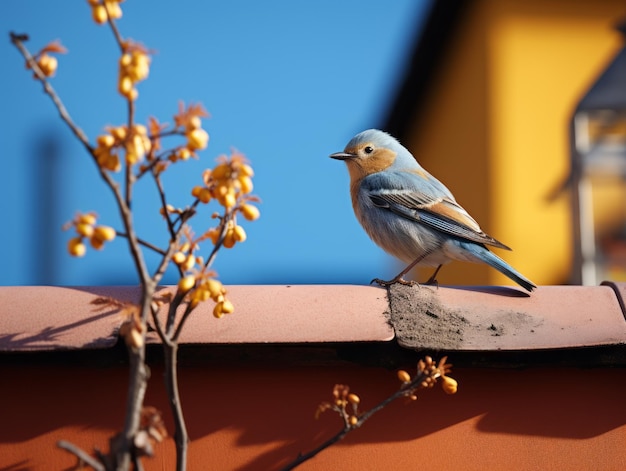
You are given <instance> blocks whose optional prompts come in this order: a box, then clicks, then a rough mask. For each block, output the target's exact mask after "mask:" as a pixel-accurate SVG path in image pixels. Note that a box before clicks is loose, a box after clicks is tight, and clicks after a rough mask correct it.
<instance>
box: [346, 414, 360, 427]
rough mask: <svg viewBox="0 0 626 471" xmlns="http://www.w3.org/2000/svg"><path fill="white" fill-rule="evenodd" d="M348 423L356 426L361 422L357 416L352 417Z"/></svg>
mask: <svg viewBox="0 0 626 471" xmlns="http://www.w3.org/2000/svg"><path fill="white" fill-rule="evenodd" d="M348 421H349V422H350V425H352V426H355V425H356V424H357V423H358V422H359V419H358V418H357V417H356V416H355V415H351V416H350V418H349V419H348Z"/></svg>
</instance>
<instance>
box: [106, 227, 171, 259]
mask: <svg viewBox="0 0 626 471" xmlns="http://www.w3.org/2000/svg"><path fill="white" fill-rule="evenodd" d="M115 233H116V234H117V235H118V236H119V237H124V238H126V239H127V238H128V234H126V233H125V232H120V231H115ZM137 243H138V244H139V245H143V246H144V247H146V248H148V249H150V250H152V251H154V252H156V253H158V254H159V255H165V254H166V252H165V250H163V249H162V248H160V247H157V246H156V245H154V244H152V243H150V242H148V241H145V240H143V239H139V238H137Z"/></svg>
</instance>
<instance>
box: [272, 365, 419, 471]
mask: <svg viewBox="0 0 626 471" xmlns="http://www.w3.org/2000/svg"><path fill="white" fill-rule="evenodd" d="M424 376H426V375H425V374H424V373H423V372H422V371H418V372H417V375H416V376H415V377H414V378H413V379H412V380H411V382H410V383H407V384H405V385H403V386H402V387H401V388H400V389H399V390H398V391H396V392H394V393H393V394H391V395H390V396H388V397H387V398H385V399H384V400H382V401H381V402H379V403H378V404H377V405H376V406H374V407H372V408H371V409H370V410H368V411H366V412H364V413H363V414H361V415H360V416H359V417H358V420H357V422H356V423H355V424H354V425H350V424H349V423H348V422H347V421H346V419H345V417H344V423H345V425H344V428H343V429H342V430H341V431H339V432H338V433H336V434H335V435H333V436H332V437H330V438H329V439H328V440H326V441H325V442H324V443H322V444H321V445H319V446H318V447H316V448H313V449H312V450H310V451H308V452H306V453H304V454H299V455H298V457H297V458H296V459H295V460H293V461H292V462H291V463H289V464H287V465H286V466H284V467H283V468H282V471H288V470H291V469H294V468H295V467H296V466H299V465H301V464H302V463H304V462H305V461H308V460H310V459H311V458H313V457H314V456H315V455H317V454H318V453H320V452H321V451H324V450H325V449H326V448H328V447H329V446H331V445H334V444H335V443H337V442H339V441H340V440H343V439H344V438H345V436H346V435H348V433H350V432H352V431H353V430H356V429H357V428H359V427H361V426H362V425H363V424H364V423H365V422H366V421H367V420H369V419H370V418H371V417H372V416H373V415H374V414H376V413H377V412H380V411H381V410H382V409H384V408H385V407H387V406H388V405H389V404H391V403H392V402H393V401H395V400H396V399H399V398H401V397H405V396H406V395H407V393H409V392H410V391H413V390H415V389H417V388H419V385H420V383H421V382H422V381H423V379H424Z"/></svg>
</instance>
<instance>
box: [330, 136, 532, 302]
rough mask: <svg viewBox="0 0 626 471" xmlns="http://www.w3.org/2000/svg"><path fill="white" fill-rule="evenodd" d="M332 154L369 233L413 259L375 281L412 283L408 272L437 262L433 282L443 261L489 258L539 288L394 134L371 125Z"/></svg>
mask: <svg viewBox="0 0 626 471" xmlns="http://www.w3.org/2000/svg"><path fill="white" fill-rule="evenodd" d="M330 157H331V158H333V159H337V160H343V161H344V162H346V164H347V167H348V172H349V174H350V195H351V197H352V207H353V208H354V214H355V215H356V217H357V219H358V220H359V222H360V223H361V225H362V226H363V228H364V229H365V232H367V234H368V235H369V237H370V238H371V239H372V240H373V241H374V242H375V243H376V244H377V245H378V246H379V247H381V248H382V249H383V250H385V251H386V252H387V253H389V254H391V255H393V256H394V257H396V258H399V259H400V260H402V261H404V262H406V263H408V264H409V265H408V266H407V267H406V268H405V269H404V270H402V271H401V272H400V273H399V274H398V275H397V276H396V277H395V278H394V279H392V280H389V281H385V280H380V279H374V280H372V282H376V283H378V284H379V285H381V286H389V285H392V284H394V283H402V284H413V282H410V281H406V280H405V279H404V278H403V277H404V275H406V274H407V273H408V272H409V271H410V270H411V269H412V268H413V267H415V266H416V265H425V266H434V267H437V268H436V269H435V273H434V274H433V276H432V277H431V278H430V279H429V280H428V281H427V282H426V283H435V282H436V276H437V273H438V272H439V270H440V269H441V267H442V265H444V264H446V263H448V262H450V261H452V260H459V261H465V262H478V263H486V264H487V265H490V266H491V267H493V268H495V269H496V270H498V271H499V272H500V273H503V274H504V275H506V276H508V277H509V278H510V279H511V280H513V281H515V282H516V283H518V284H519V285H520V286H522V287H523V288H524V289H526V290H528V291H532V290H533V289H534V288H536V285H535V284H534V283H533V282H532V281H530V280H529V279H528V278H526V277H524V276H523V275H522V274H521V273H519V272H518V271H517V270H515V269H514V268H513V267H511V266H510V265H509V264H508V263H506V262H505V261H504V260H502V259H501V258H500V257H498V256H497V255H495V254H494V253H492V252H491V251H490V250H489V249H488V248H487V246H492V247H497V248H500V249H505V250H511V249H510V248H509V247H507V246H506V245H504V244H503V243H501V242H499V241H497V240H496V239H494V238H493V237H491V236H489V235H487V234H485V233H484V232H483V231H482V230H481V228H480V226H479V225H478V223H477V222H476V221H475V220H474V219H473V218H472V217H471V216H470V215H469V214H468V212H467V211H466V210H465V209H463V208H462V207H461V205H459V204H458V203H457V202H456V200H455V199H454V196H453V195H452V193H451V192H450V190H448V188H446V186H445V185H444V184H443V183H441V182H440V181H439V180H437V179H436V178H435V177H433V176H432V175H431V174H430V173H428V172H427V171H426V170H424V168H422V166H421V165H420V164H419V163H418V162H417V160H416V159H415V157H413V155H412V154H411V153H410V152H409V151H408V150H407V149H406V148H405V147H404V146H402V145H401V144H400V143H399V142H398V141H397V140H396V139H395V138H394V137H392V136H391V135H389V134H387V133H385V132H383V131H379V130H378V129H368V130H367V131H363V132H361V133H359V134H357V135H356V136H354V137H353V138H352V139H351V140H350V142H348V145H347V146H346V148H345V149H344V151H343V152H336V153H334V154H332V155H331V156H330Z"/></svg>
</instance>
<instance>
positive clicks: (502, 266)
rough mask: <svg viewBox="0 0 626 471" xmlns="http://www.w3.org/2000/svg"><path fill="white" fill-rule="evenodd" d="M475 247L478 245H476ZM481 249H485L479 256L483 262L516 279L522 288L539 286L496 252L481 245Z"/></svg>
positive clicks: (531, 288) (528, 288) (530, 289)
mask: <svg viewBox="0 0 626 471" xmlns="http://www.w3.org/2000/svg"><path fill="white" fill-rule="evenodd" d="M474 247H477V246H474ZM481 249H483V250H481V251H480V255H479V258H480V259H481V260H482V261H483V262H485V263H487V264H488V265H490V266H492V267H493V268H495V269H496V270H498V271H499V272H500V273H502V274H503V275H505V276H507V277H509V278H510V279H511V280H513V281H515V283H517V284H518V285H520V286H521V287H522V288H524V289H525V290H527V291H532V290H533V289H535V288H536V287H537V285H535V284H534V283H533V282H532V281H530V280H529V279H528V278H526V277H525V276H524V275H522V274H521V273H520V272H518V271H517V270H516V269H515V268H513V267H512V266H511V265H509V264H508V263H506V262H505V261H504V260H502V259H501V258H500V257H498V256H497V255H496V254H494V253H493V252H491V251H489V250H488V249H486V248H484V247H481ZM474 252H475V251H474Z"/></svg>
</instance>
